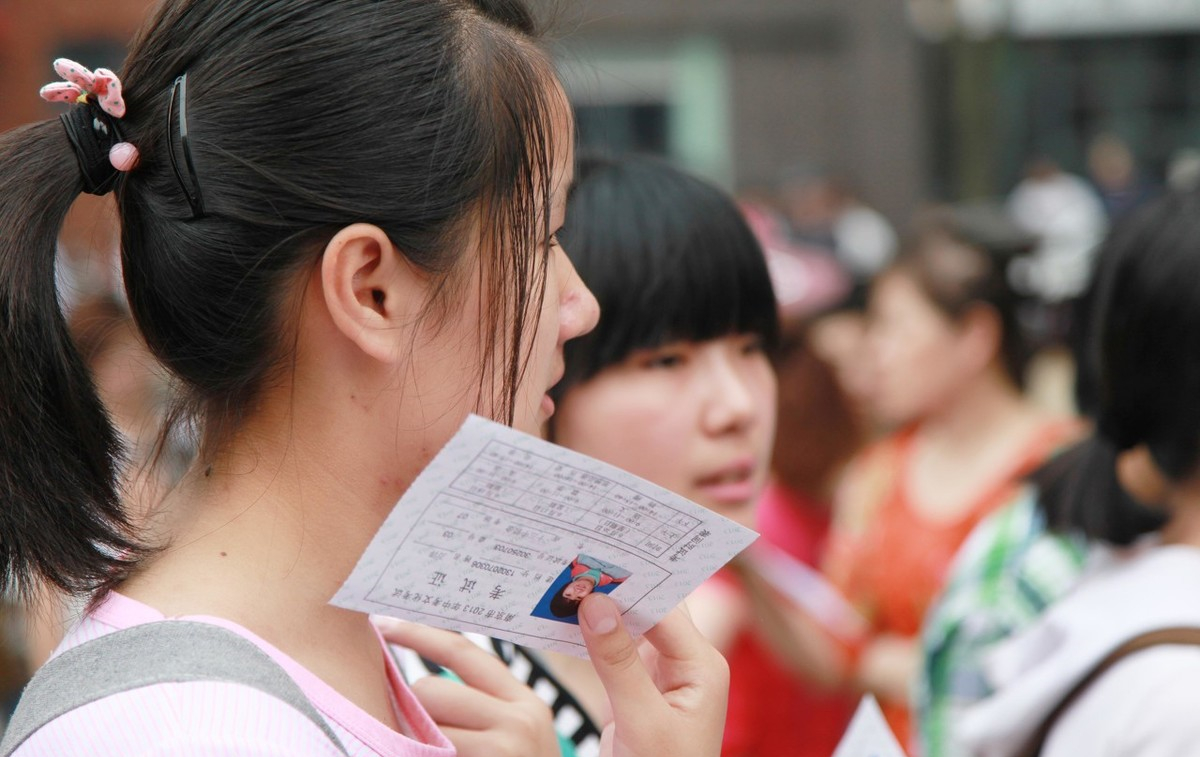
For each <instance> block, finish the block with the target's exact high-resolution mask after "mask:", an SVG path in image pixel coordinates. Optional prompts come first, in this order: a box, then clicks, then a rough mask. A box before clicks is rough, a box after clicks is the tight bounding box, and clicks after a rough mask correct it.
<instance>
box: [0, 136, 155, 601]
mask: <svg viewBox="0 0 1200 757" xmlns="http://www.w3.org/2000/svg"><path fill="white" fill-rule="evenodd" d="M0 182H3V186H5V187H8V190H7V192H6V199H5V201H3V202H0V229H3V235H2V236H0V354H3V359H0V571H3V573H2V574H0V594H3V593H5V591H6V590H16V591H18V592H20V593H23V594H25V595H29V594H30V593H31V592H32V590H33V588H34V579H35V578H37V577H40V578H42V579H44V580H46V581H49V582H50V583H51V584H53V585H55V586H57V587H58V588H60V589H62V590H65V591H81V590H85V589H87V588H88V587H90V586H92V585H95V584H96V583H98V582H100V581H102V580H104V579H105V578H106V577H107V576H108V575H109V574H110V573H112V572H114V571H117V570H119V569H120V568H121V567H123V566H124V565H125V564H126V563H127V562H128V561H130V560H134V559H136V558H137V557H138V554H139V553H138V548H137V546H136V540H135V539H134V538H133V536H132V533H131V531H130V529H129V526H128V524H127V523H126V521H125V516H124V513H123V511H122V509H121V503H120V499H119V496H118V493H117V488H116V483H117V471H118V466H119V462H120V456H121V449H120V445H119V443H118V441H117V436H116V433H115V431H114V430H113V428H112V425H111V424H110V423H109V422H108V417H107V415H106V414H105V411H104V407H103V406H102V405H101V403H100V398H99V396H98V395H97V393H96V389H95V387H94V386H93V385H92V380H91V376H90V374H89V373H88V369H87V367H86V365H85V364H84V362H83V359H82V358H81V357H80V355H79V353H78V352H77V351H76V349H75V346H74V344H73V343H72V342H71V337H70V334H69V332H68V330H67V324H66V321H65V320H64V318H63V315H62V312H61V310H60V309H59V305H58V292H57V289H56V286H55V251H56V247H57V237H58V231H59V228H60V227H61V226H62V223H63V219H64V218H65V217H66V214H67V210H68V209H69V208H70V206H71V204H72V202H74V200H75V198H76V197H77V196H78V195H79V193H80V192H81V191H82V190H83V181H82V179H81V177H80V172H79V166H78V164H77V163H76V161H75V157H74V156H73V155H72V153H71V145H70V142H69V141H68V139H67V135H66V132H65V131H64V130H63V127H62V124H61V123H59V121H57V120H55V121H48V122H45V123H38V124H32V125H29V126H24V127H21V128H19V129H15V130H13V131H10V132H8V133H6V134H2V135H0Z"/></svg>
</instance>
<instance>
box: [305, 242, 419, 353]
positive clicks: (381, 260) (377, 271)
mask: <svg viewBox="0 0 1200 757" xmlns="http://www.w3.org/2000/svg"><path fill="white" fill-rule="evenodd" d="M320 275H321V288H322V293H323V295H324V301H325V307H326V308H327V309H328V311H329V316H330V319H331V320H332V321H333V324H334V325H335V326H336V328H337V329H338V331H340V332H341V333H342V335H343V336H345V337H346V339H348V340H349V341H350V342H352V343H353V344H355V345H357V346H358V348H359V349H361V350H362V351H363V353H365V354H366V355H368V356H370V357H371V358H373V359H375V360H379V361H381V362H393V361H394V360H396V358H397V356H398V355H399V349H398V342H399V341H400V338H401V333H402V332H404V331H405V330H406V329H403V328H401V327H402V326H404V325H406V324H411V323H412V322H414V320H415V317H416V315H417V313H418V312H419V309H420V307H421V302H423V296H424V291H425V279H424V277H423V276H422V275H421V274H420V272H419V271H418V270H417V269H416V268H415V267H413V266H412V264H411V263H409V262H408V260H407V259H406V258H405V257H404V256H403V255H402V254H400V252H399V251H398V250H397V249H396V248H395V245H393V244H392V241H391V240H390V239H389V238H388V236H387V234H385V233H384V232H383V230H382V229H380V228H379V227H378V226H373V225H371V224H365V223H358V224H353V225H351V226H347V227H346V228H344V229H342V230H341V231H339V232H338V233H337V234H335V235H334V236H333V238H332V239H331V240H329V244H327V245H326V246H325V252H324V255H323V256H322V258H321V272H320Z"/></svg>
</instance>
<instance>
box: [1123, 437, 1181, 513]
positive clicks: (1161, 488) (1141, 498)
mask: <svg viewBox="0 0 1200 757" xmlns="http://www.w3.org/2000/svg"><path fill="white" fill-rule="evenodd" d="M1117 480H1118V481H1120V482H1121V486H1122V487H1123V488H1124V489H1125V491H1126V492H1128V493H1129V496H1131V497H1133V498H1134V499H1136V500H1137V501H1138V502H1141V503H1142V504H1143V505H1146V506H1147V507H1154V506H1155V505H1161V504H1162V503H1163V502H1164V501H1165V500H1166V498H1167V493H1168V491H1169V490H1170V483H1169V482H1168V481H1167V477H1166V475H1164V474H1163V472H1162V469H1161V468H1159V467H1158V464H1157V463H1155V462H1154V456H1153V455H1151V454H1150V448H1149V447H1148V446H1146V445H1145V444H1139V445H1138V446H1136V447H1132V448H1130V449H1127V450H1125V451H1123V452H1121V453H1120V454H1118V455H1117Z"/></svg>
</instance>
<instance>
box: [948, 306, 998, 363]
mask: <svg viewBox="0 0 1200 757" xmlns="http://www.w3.org/2000/svg"><path fill="white" fill-rule="evenodd" d="M959 333H960V340H961V341H960V346H961V347H962V349H963V353H964V357H965V359H966V363H967V364H968V365H969V366H970V367H971V368H973V369H976V370H983V369H984V368H987V367H988V366H989V365H991V364H992V363H993V362H995V361H997V360H1003V359H1004V357H1003V355H1002V354H1001V353H1002V351H1003V349H1004V326H1003V325H1002V324H1001V322H1000V314H999V313H997V312H996V309H995V308H994V307H992V306H991V305H985V304H978V305H972V306H971V307H970V308H969V309H968V310H967V312H966V313H964V314H963V315H962V317H961V318H960V319H959Z"/></svg>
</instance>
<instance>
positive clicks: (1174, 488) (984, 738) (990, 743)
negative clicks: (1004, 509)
mask: <svg viewBox="0 0 1200 757" xmlns="http://www.w3.org/2000/svg"><path fill="white" fill-rule="evenodd" d="M1100 261H1101V264H1100V270H1099V272H1098V278H1097V288H1096V291H1095V303H1096V304H1095V310H1094V323H1093V324H1092V345H1091V347H1092V351H1091V353H1090V356H1089V357H1088V360H1090V361H1092V362H1091V363H1090V364H1085V366H1084V370H1092V371H1094V375H1095V376H1096V377H1097V378H1098V394H1097V397H1096V403H1095V408H1094V411H1095V416H1096V418H1097V425H1096V432H1095V435H1094V437H1093V439H1092V440H1091V441H1089V442H1087V443H1086V444H1084V445H1082V446H1080V447H1079V448H1077V449H1076V450H1075V451H1074V452H1073V453H1071V454H1072V455H1073V459H1064V461H1063V465H1062V469H1063V470H1065V471H1069V475H1067V476H1066V477H1062V476H1057V477H1055V476H1050V477H1049V478H1047V479H1044V481H1043V486H1045V482H1049V483H1050V485H1051V486H1052V487H1059V488H1060V489H1061V491H1059V492H1058V493H1057V494H1055V495H1054V496H1061V497H1064V502H1066V503H1067V504H1066V506H1065V507H1062V508H1059V509H1058V510H1057V511H1054V510H1051V511H1050V513H1049V518H1050V520H1051V525H1057V526H1062V525H1064V524H1069V525H1072V526H1073V527H1074V528H1075V529H1076V530H1077V531H1078V532H1080V533H1083V534H1086V535H1088V536H1090V537H1092V538H1098V539H1103V540H1107V541H1110V542H1116V543H1125V544H1132V546H1130V547H1129V548H1128V549H1125V550H1122V551H1118V552H1116V553H1114V554H1113V555H1112V556H1110V557H1109V558H1108V559H1105V560H1101V561H1099V563H1098V564H1096V565H1094V566H1092V568H1091V569H1090V570H1089V572H1088V573H1087V574H1086V575H1085V577H1084V579H1083V580H1082V582H1081V583H1080V584H1079V585H1078V586H1077V587H1075V588H1074V589H1073V590H1072V591H1071V592H1070V593H1069V594H1067V595H1066V597H1065V598H1064V599H1062V600H1061V601H1059V602H1058V603H1056V604H1054V605H1052V606H1051V607H1050V609H1049V610H1048V611H1047V612H1046V614H1045V615H1043V616H1042V617H1041V618H1040V619H1039V620H1038V621H1037V623H1036V624H1034V625H1033V626H1032V628H1031V629H1030V630H1029V631H1027V632H1026V633H1024V634H1022V635H1021V636H1019V637H1017V638H1016V639H1014V640H1012V641H1010V642H1008V643H1006V644H1005V645H1003V646H1001V647H1000V649H999V650H998V651H997V652H996V653H995V654H994V655H993V656H992V659H991V660H990V661H989V664H988V667H987V670H988V671H989V672H990V673H991V680H990V683H991V684H992V685H993V686H995V687H996V688H997V693H996V694H995V695H993V696H992V697H991V698H989V699H987V700H985V701H984V702H983V703H982V704H980V705H977V706H976V707H974V708H972V709H971V710H969V711H968V715H967V717H966V718H964V719H963V721H962V723H961V728H960V730H961V733H962V737H963V741H964V744H965V746H966V748H967V751H968V753H970V754H978V755H986V756H987V757H1003V756H1005V755H1035V754H1043V755H1051V756H1054V757H1057V756H1058V755H1077V754H1101V753H1103V754H1109V755H1149V754H1153V755H1160V756H1173V755H1180V756H1182V755H1187V754H1193V753H1195V745H1196V743H1197V742H1198V741H1200V726H1197V722H1196V718H1195V712H1194V704H1195V702H1196V701H1197V699H1198V698H1200V649H1198V648H1197V646H1196V645H1197V644H1200V630H1198V629H1200V603H1197V601H1196V599H1195V598H1196V596H1197V589H1198V587H1200V495H1198V492H1200V472H1198V471H1200V399H1198V398H1200V336H1198V334H1200V298H1197V297H1196V292H1195V288H1196V282H1197V281H1200V195H1198V194H1196V193H1186V194H1172V195H1167V196H1164V197H1162V198H1159V199H1158V200H1156V201H1154V202H1152V203H1149V204H1148V205H1147V206H1146V207H1145V208H1143V209H1141V210H1139V211H1138V212H1137V213H1135V214H1134V215H1132V216H1131V217H1130V218H1128V219H1127V220H1126V221H1124V222H1123V223H1122V224H1120V225H1118V226H1117V227H1116V228H1115V229H1114V230H1113V232H1112V234H1111V236H1110V237H1109V239H1108V240H1107V241H1106V242H1105V245H1104V247H1103V249H1102V251H1101V253H1100ZM1118 486H1119V487H1123V488H1124V490H1125V491H1127V492H1128V493H1129V494H1131V495H1134V496H1135V497H1137V498H1139V499H1141V500H1144V501H1147V502H1148V503H1151V504H1156V505H1158V506H1160V507H1161V512H1160V513H1157V514H1151V513H1147V512H1145V511H1144V510H1139V509H1138V508H1136V507H1131V506H1130V502H1129V500H1128V496H1127V495H1125V494H1124V493H1122V492H1120V491H1119V490H1118V489H1117V487H1118ZM1043 496H1045V495H1044V494H1043ZM1056 521H1057V522H1056ZM1145 533H1150V534H1152V535H1149V536H1147V537H1145V538H1141V539H1139V538H1138V537H1139V535H1142V534H1145Z"/></svg>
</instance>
